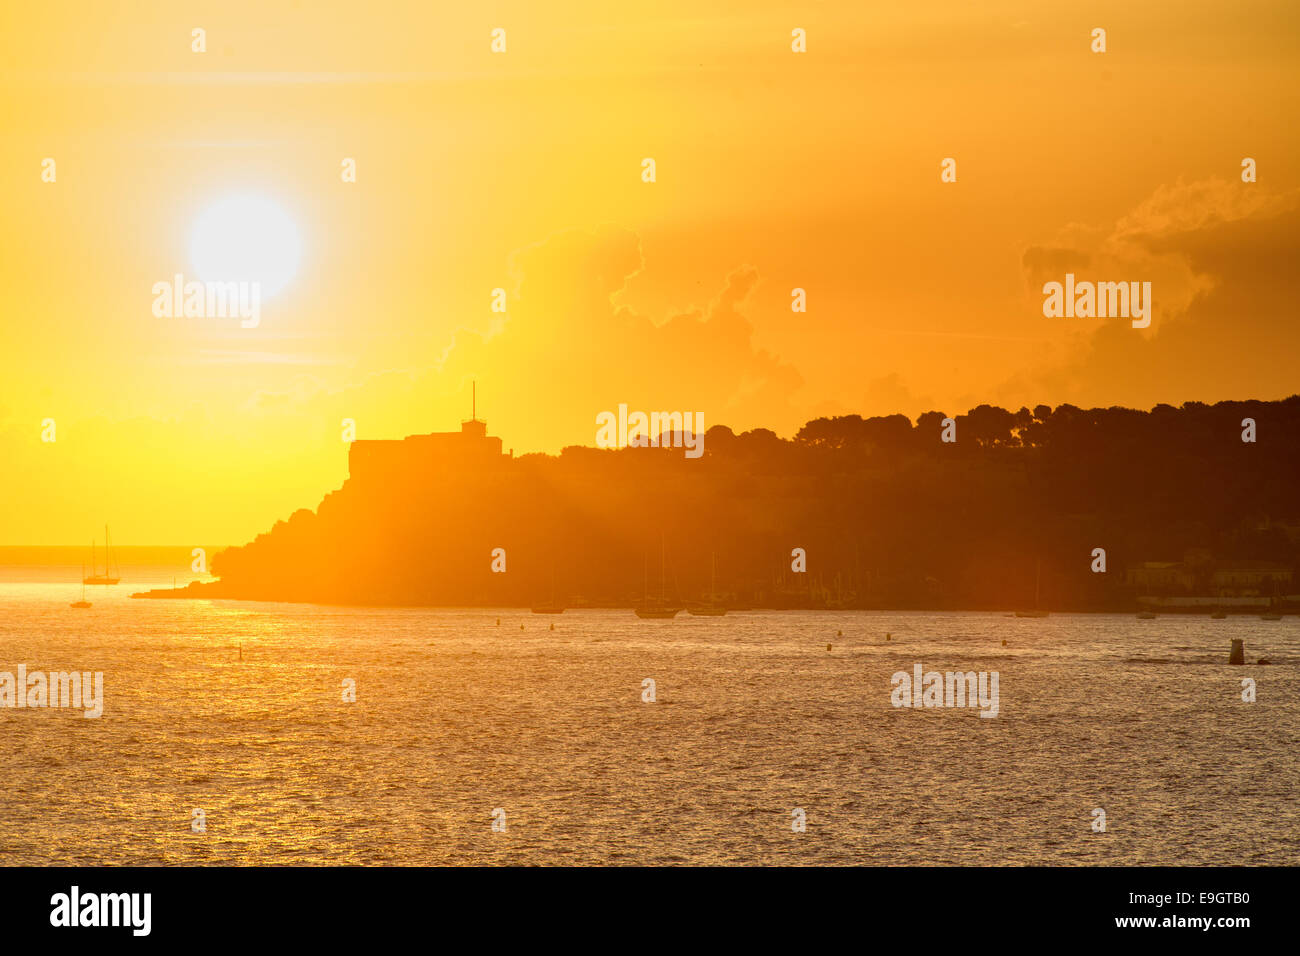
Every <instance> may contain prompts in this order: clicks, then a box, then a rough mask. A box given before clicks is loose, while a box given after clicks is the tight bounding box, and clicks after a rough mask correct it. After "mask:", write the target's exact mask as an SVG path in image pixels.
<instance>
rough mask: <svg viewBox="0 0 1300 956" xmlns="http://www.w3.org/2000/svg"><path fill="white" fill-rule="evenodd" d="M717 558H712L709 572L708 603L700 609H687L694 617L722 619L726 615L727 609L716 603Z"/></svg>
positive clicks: (714, 556) (715, 556)
mask: <svg viewBox="0 0 1300 956" xmlns="http://www.w3.org/2000/svg"><path fill="white" fill-rule="evenodd" d="M717 584H718V556H717V555H716V554H715V555H713V557H712V566H711V568H710V570H709V603H708V604H705V605H702V606H700V607H688V608H687V609H686V610H688V611H690V612H691V613H692V614H694V615H695V616H696V617H722V615H724V614H726V613H727V609H726V608H725V607H723V606H722V605H721V604H719V603H718V588H717Z"/></svg>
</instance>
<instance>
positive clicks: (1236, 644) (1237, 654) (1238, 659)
mask: <svg viewBox="0 0 1300 956" xmlns="http://www.w3.org/2000/svg"><path fill="white" fill-rule="evenodd" d="M1228 663H1229V664H1244V663H1246V641H1245V640H1244V639H1243V638H1240V637H1234V638H1233V639H1232V653H1231V654H1229V655H1228Z"/></svg>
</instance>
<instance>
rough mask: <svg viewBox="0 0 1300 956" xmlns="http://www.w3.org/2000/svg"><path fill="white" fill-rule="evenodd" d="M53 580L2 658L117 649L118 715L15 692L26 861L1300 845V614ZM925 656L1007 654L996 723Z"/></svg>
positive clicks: (17, 794) (727, 858)
mask: <svg viewBox="0 0 1300 956" xmlns="http://www.w3.org/2000/svg"><path fill="white" fill-rule="evenodd" d="M43 573H44V569H42V572H40V573H38V572H35V571H29V572H26V573H24V571H23V569H21V568H18V569H15V568H12V567H10V568H0V671H5V670H7V671H10V672H14V671H16V668H17V666H18V665H19V664H26V665H27V668H28V670H29V672H30V671H36V670H69V669H74V668H75V669H77V670H89V671H103V673H104V713H103V716H102V717H101V718H99V719H97V720H88V719H85V718H84V717H82V716H81V713H80V712H79V711H76V710H54V709H44V710H32V709H24V710H18V709H7V708H0V731H2V732H3V734H4V739H5V742H6V746H5V747H4V748H3V749H2V750H0V774H2V775H3V779H4V780H5V784H6V786H5V800H4V804H3V806H2V807H0V863H4V864H6V865H14V864H44V863H59V864H74V865H80V864H109V863H113V864H118V863H120V864H128V863H129V864H193V863H231V864H331V863H371V864H378V863H394V864H424V863H443V864H458V863H473V864H504V863H521V864H523V863H526V864H573V863H613V864H686V863H703V864H723V863H739V864H857V863H865V864H888V863H895V864H910V863H915V864H1013V863H1015V864H1046V863H1065V864H1089V863H1117V864H1161V863H1170V864H1172V863H1179V864H1290V865H1294V864H1296V863H1300V811H1298V810H1297V809H1296V803H1295V801H1294V799H1293V787H1294V785H1295V782H1296V779H1297V769H1300V767H1298V763H1300V757H1298V756H1297V755H1298V753H1300V751H1298V750H1297V746H1296V744H1297V736H1298V731H1300V694H1297V690H1298V689H1300V687H1298V686H1297V685H1298V681H1297V675H1298V671H1300V620H1291V619H1287V620H1283V621H1281V622H1277V623H1273V622H1263V621H1260V620H1258V619H1257V618H1245V617H1243V618H1239V619H1229V620H1226V621H1212V620H1209V619H1208V618H1205V617H1196V618H1192V617H1165V618H1161V619H1159V620H1156V621H1139V620H1135V619H1134V618H1133V617H1131V616H1114V615H1059V614H1054V615H1052V616H1051V617H1048V618H1045V619H1015V618H1009V617H1005V616H1003V615H999V614H935V613H892V612H890V613H860V612H750V613H734V614H729V615H728V616H726V617H723V618H705V617H699V618H692V617H688V616H686V615H685V614H683V615H681V616H679V618H678V619H677V620H674V621H671V622H657V621H640V620H638V619H636V618H635V617H634V616H633V615H632V614H631V613H630V612H625V611H572V610H571V611H568V612H566V613H564V614H562V615H559V616H546V615H533V614H531V613H528V612H527V611H523V612H521V611H515V610H508V611H491V610H423V609H366V608H335V607H320V606H312V605H291V604H254V603H233V602H218V603H209V602H191V601H142V600H131V599H129V598H128V597H127V594H128V593H129V591H131V590H136V589H138V588H141V587H143V586H145V584H147V583H152V584H164V583H165V584H167V585H169V584H170V583H171V574H172V572H171V570H169V569H161V568H155V569H147V568H146V569H140V568H135V569H124V574H123V576H124V578H127V579H128V580H129V583H124V584H123V585H122V586H119V587H116V588H110V589H104V588H93V589H90V590H89V593H88V595H87V597H88V599H90V600H91V601H92V602H93V607H92V608H91V609H89V610H84V611H79V610H74V609H71V608H69V607H68V602H69V601H70V600H74V599H75V598H76V597H77V593H74V592H77V591H79V589H78V588H73V587H71V586H70V585H68V584H66V583H61V584H52V583H47V580H48V575H46V576H45V577H43V576H42V575H43ZM73 573H74V574H75V569H73ZM60 579H61V580H63V581H65V582H66V581H67V580H69V577H68V576H67V575H66V574H62V575H61V578H60ZM498 617H499V618H500V622H501V623H500V625H499V626H498V625H497V624H496V620H497V618H498ZM552 623H554V624H555V630H554V631H551V630H549V626H550V625H551V624H552ZM521 625H522V629H521ZM841 630H842V631H843V636H842V637H840V636H836V635H837V631H841ZM886 632H889V633H891V634H892V640H890V641H886V640H885V639H884V636H885V634H886ZM1231 637H1244V638H1245V640H1246V646H1247V659H1248V660H1249V661H1251V662H1253V661H1255V660H1256V659H1257V658H1259V657H1267V658H1269V659H1271V660H1272V661H1273V663H1272V664H1271V665H1270V666H1258V665H1255V664H1253V663H1252V664H1249V665H1247V666H1245V667H1229V666H1227V665H1226V663H1225V662H1226V659H1227V652H1228V644H1229V639H1230V638H1231ZM1004 639H1005V640H1006V641H1007V646H1006V647H1003V646H1002V644H1001V641H1002V640H1004ZM828 642H829V643H831V644H832V646H833V647H832V650H831V651H829V652H828V651H827V649H826V644H827V643H828ZM241 649H242V651H241ZM241 652H242V657H243V659H242V661H241V660H240V654H241ZM916 663H921V664H923V665H924V667H925V669H926V670H930V669H935V670H948V669H961V670H975V671H993V670H996V671H998V672H999V675H1000V684H999V687H1000V707H999V711H1000V712H999V715H998V717H996V718H995V719H981V718H980V717H979V716H978V712H977V711H976V710H967V709H952V710H945V709H930V710H910V709H896V708H894V707H893V706H891V703H890V694H891V682H890V677H891V675H892V674H893V673H894V672H896V671H899V670H902V671H907V672H911V670H912V668H913V665H914V664H916ZM1247 676H1249V677H1254V678H1255V679H1256V681H1257V685H1258V691H1257V692H1258V700H1257V702H1255V703H1253V704H1248V703H1244V702H1243V701H1242V700H1241V678H1242V677H1247ZM647 677H649V678H653V679H654V680H655V682H656V695H657V700H656V702H655V703H652V704H651V703H643V702H642V699H641V696H642V681H643V680H644V679H645V678H647ZM347 678H351V679H353V680H355V682H356V697H357V699H356V702H355V703H345V702H343V700H342V699H341V698H342V689H341V685H342V683H343V681H344V680H345V679H347ZM1097 807H1100V808H1104V809H1105V811H1106V815H1107V832H1106V833H1104V834H1098V833H1093V832H1092V831H1091V828H1090V824H1091V821H1092V816H1091V813H1092V810H1093V809H1094V808H1097ZM196 808H199V809H202V810H203V811H204V813H205V816H206V825H207V830H206V832H205V833H201V834H198V833H193V832H191V828H190V824H191V813H192V811H193V810H194V809H196ZM496 808H502V809H504V810H505V811H506V823H507V828H506V832H504V833H494V832H492V829H491V823H492V813H493V810H494V809H496ZM794 808H803V809H804V810H805V811H806V814H807V830H806V832H804V833H795V832H793V830H792V827H791V820H792V817H791V813H792V810H793V809H794Z"/></svg>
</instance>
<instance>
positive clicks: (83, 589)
mask: <svg viewBox="0 0 1300 956" xmlns="http://www.w3.org/2000/svg"><path fill="white" fill-rule="evenodd" d="M68 607H90V602H89V601H87V600H86V566H85V565H84V564H83V565H82V566H81V600H80V601H73V602H72V603H71V604H69V605H68Z"/></svg>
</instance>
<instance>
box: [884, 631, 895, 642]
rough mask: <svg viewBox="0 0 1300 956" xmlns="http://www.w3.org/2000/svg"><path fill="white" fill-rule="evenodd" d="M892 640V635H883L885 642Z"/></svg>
mask: <svg viewBox="0 0 1300 956" xmlns="http://www.w3.org/2000/svg"><path fill="white" fill-rule="evenodd" d="M893 639H894V635H892V634H889V633H886V634H885V640H887V641H892V640H893Z"/></svg>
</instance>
